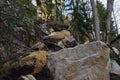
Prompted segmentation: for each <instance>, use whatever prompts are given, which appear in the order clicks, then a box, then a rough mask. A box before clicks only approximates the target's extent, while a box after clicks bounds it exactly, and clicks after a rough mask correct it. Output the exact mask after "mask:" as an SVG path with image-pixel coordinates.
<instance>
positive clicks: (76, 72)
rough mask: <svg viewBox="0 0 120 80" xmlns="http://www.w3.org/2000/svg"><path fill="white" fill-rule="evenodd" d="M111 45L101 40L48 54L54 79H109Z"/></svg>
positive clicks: (49, 65)
mask: <svg viewBox="0 0 120 80" xmlns="http://www.w3.org/2000/svg"><path fill="white" fill-rule="evenodd" d="M109 51H110V50H109V47H108V46H107V45H106V44H105V43H103V42H100V41H97V42H92V43H89V44H81V45H78V46H76V47H74V48H65V49H62V50H60V51H58V52H53V53H50V54H49V55H48V63H47V65H48V68H49V69H50V71H51V72H52V73H53V76H54V80H109V64H110V60H109Z"/></svg>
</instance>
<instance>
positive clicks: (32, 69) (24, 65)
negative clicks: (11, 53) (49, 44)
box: [0, 50, 46, 80]
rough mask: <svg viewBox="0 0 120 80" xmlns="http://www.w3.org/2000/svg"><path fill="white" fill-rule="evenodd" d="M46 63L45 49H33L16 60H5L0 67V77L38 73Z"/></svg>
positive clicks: (15, 76)
mask: <svg viewBox="0 0 120 80" xmlns="http://www.w3.org/2000/svg"><path fill="white" fill-rule="evenodd" d="M45 65H46V51H41V50H39V51H35V52H32V53H30V54H29V55H27V56H24V57H21V58H19V59H18V60H11V61H8V62H6V63H5V64H4V65H3V67H2V68H1V69H0V79H1V78H2V77H11V78H14V79H11V80H16V78H18V77H20V76H21V75H27V74H35V73H39V72H40V71H41V70H42V68H43V67H44V66H45Z"/></svg>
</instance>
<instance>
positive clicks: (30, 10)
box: [16, 0, 36, 25]
mask: <svg viewBox="0 0 120 80" xmlns="http://www.w3.org/2000/svg"><path fill="white" fill-rule="evenodd" d="M16 4H17V5H18V6H19V9H20V10H19V13H20V14H19V18H20V20H21V21H19V22H20V23H21V24H26V25H33V24H34V20H35V16H36V10H35V7H34V6H33V5H32V3H31V0H16Z"/></svg>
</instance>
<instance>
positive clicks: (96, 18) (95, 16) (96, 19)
mask: <svg viewBox="0 0 120 80" xmlns="http://www.w3.org/2000/svg"><path fill="white" fill-rule="evenodd" d="M90 2H91V6H92V11H93V19H94V27H95V36H96V40H100V26H99V25H100V24H99V23H100V22H99V16H98V11H97V6H96V4H95V1H94V0H90Z"/></svg>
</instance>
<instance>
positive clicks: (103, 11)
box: [97, 1, 117, 41]
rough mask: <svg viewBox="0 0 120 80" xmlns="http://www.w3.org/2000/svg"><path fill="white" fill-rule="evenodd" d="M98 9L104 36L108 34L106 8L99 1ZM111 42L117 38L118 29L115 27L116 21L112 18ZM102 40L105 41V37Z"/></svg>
mask: <svg viewBox="0 0 120 80" xmlns="http://www.w3.org/2000/svg"><path fill="white" fill-rule="evenodd" d="M97 8H98V14H99V19H100V30H101V31H102V34H101V35H102V36H103V35H105V34H106V32H107V30H106V22H105V20H106V14H107V12H106V8H105V7H104V5H103V4H102V2H100V1H97ZM110 30H111V31H110V40H112V39H114V38H115V37H116V33H117V31H116V28H115V26H114V21H113V19H112V18H111V26H110ZM102 40H103V41H105V37H102Z"/></svg>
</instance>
